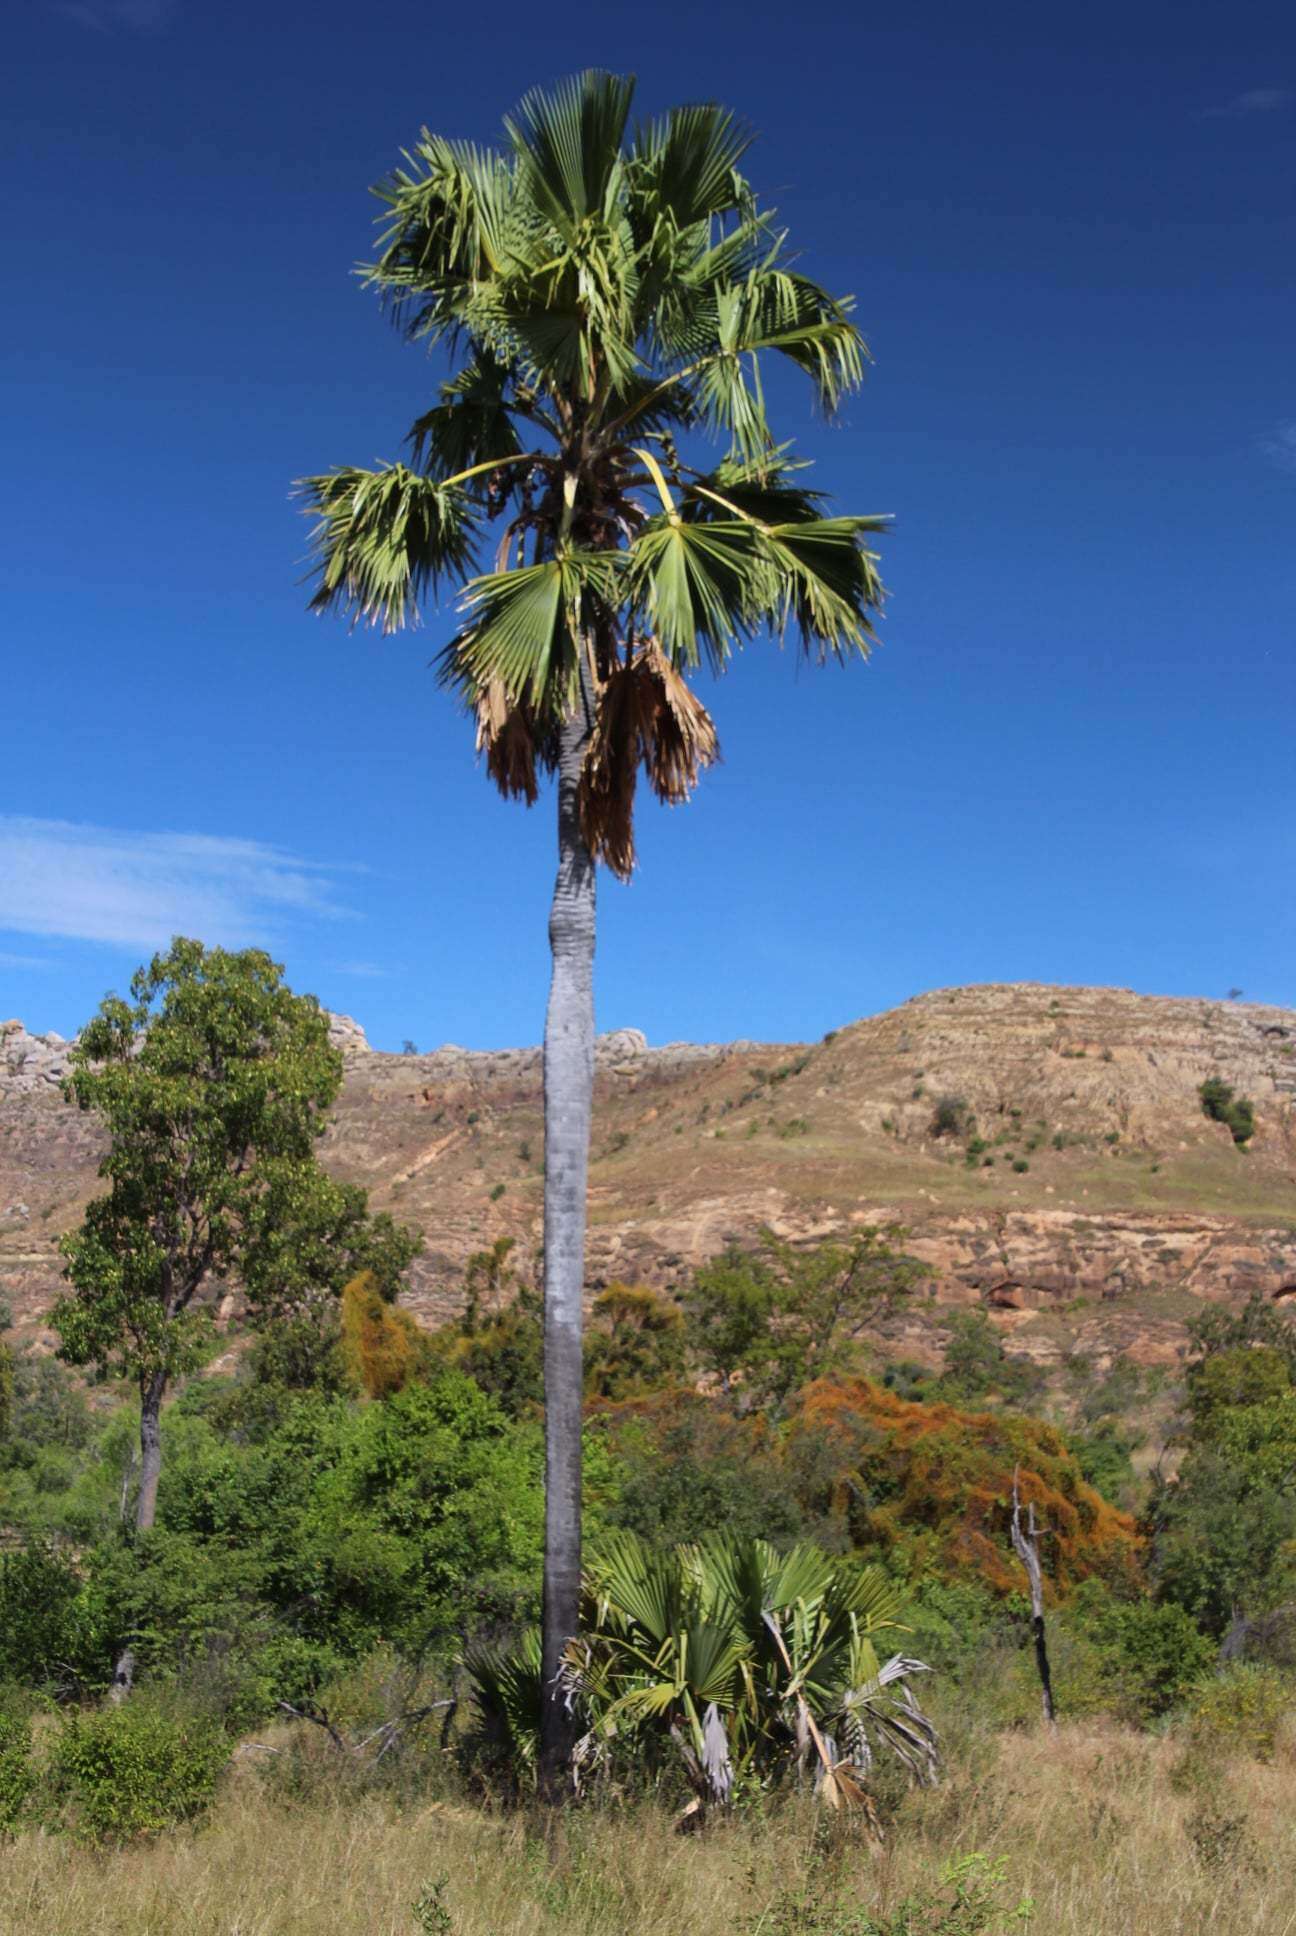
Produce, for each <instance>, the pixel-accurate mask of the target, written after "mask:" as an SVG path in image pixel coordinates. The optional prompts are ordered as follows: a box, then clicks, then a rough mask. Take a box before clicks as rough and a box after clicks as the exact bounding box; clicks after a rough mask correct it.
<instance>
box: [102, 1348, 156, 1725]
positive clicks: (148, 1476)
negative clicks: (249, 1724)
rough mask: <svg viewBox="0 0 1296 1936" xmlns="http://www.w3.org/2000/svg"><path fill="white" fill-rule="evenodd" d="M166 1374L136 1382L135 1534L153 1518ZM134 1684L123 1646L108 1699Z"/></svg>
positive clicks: (120, 1697)
mask: <svg viewBox="0 0 1296 1936" xmlns="http://www.w3.org/2000/svg"><path fill="white" fill-rule="evenodd" d="M166 1386H167V1381H166V1373H165V1372H161V1371H156V1372H154V1373H153V1374H152V1376H151V1377H149V1378H144V1379H141V1381H140V1483H139V1492H138V1493H137V1494H136V1496H135V1531H136V1532H137V1533H146V1532H148V1530H149V1528H150V1527H151V1526H152V1524H153V1521H154V1519H155V1518H156V1517H157V1493H158V1479H159V1477H160V1475H161V1472H162V1400H163V1398H164V1396H165V1395H166ZM134 1681H135V1651H134V1649H133V1648H132V1647H130V1646H127V1647H124V1648H123V1649H122V1651H121V1653H120V1654H119V1655H118V1657H117V1664H116V1666H115V1667H114V1669H113V1677H112V1686H111V1687H110V1688H109V1690H108V1698H109V1699H110V1700H113V1701H124V1700H125V1699H126V1696H127V1695H128V1694H129V1693H130V1691H131V1687H132V1686H133V1684H134Z"/></svg>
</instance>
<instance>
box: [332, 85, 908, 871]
mask: <svg viewBox="0 0 1296 1936" xmlns="http://www.w3.org/2000/svg"><path fill="white" fill-rule="evenodd" d="M632 94H633V83H632V82H631V81H629V80H627V79H625V78H623V77H620V76H616V75H610V74H599V73H588V74H584V75H582V76H579V77H578V78H576V79H575V80H572V81H569V82H567V83H565V84H564V85H563V86H561V87H559V88H558V89H556V90H554V91H553V92H551V93H541V92H537V93H534V94H531V95H529V96H528V97H527V99H526V100H525V101H524V102H523V103H522V105H521V107H520V108H519V109H518V111H517V113H516V114H515V115H513V116H512V117H510V118H509V119H508V120H507V121H506V123H505V133H506V142H505V145H504V147H503V148H502V149H500V150H494V149H482V148H479V147H476V146H475V145H473V144H472V143H468V142H457V141H450V140H446V139H445V138H443V137H442V136H439V135H433V134H430V133H428V132H427V131H426V130H425V131H424V134H423V137H422V139H421V140H420V142H419V143H418V144H417V148H416V151H415V153H414V154H413V155H412V156H407V157H406V164H407V165H406V166H404V167H402V168H401V169H399V170H398V171H397V172H396V173H395V174H394V175H393V176H392V177H391V179H390V180H389V181H388V182H386V183H385V184H384V185H383V186H382V187H381V188H380V189H379V190H378V191H377V193H378V194H379V195H380V197H381V198H382V200H383V201H384V203H385V204H386V205H387V208H388V210H389V214H390V225H389V227H388V228H387V230H386V232H385V234H384V237H383V245H382V248H381V251H380V253H379V256H378V259H377V261H376V262H374V263H372V264H371V265H369V267H368V271H367V276H368V280H369V282H370V283H371V284H372V285H373V286H374V287H376V288H377V289H378V291H379V292H380V294H381V295H382V297H383V298H384V299H385V301H386V302H387V304H388V305H389V307H390V309H391V310H392V312H393V315H394V318H395V320H396V321H397V323H398V325H399V326H400V327H401V329H402V330H403V332H404V334H405V335H406V336H407V337H409V338H410V339H411V340H413V341H418V342H422V343H424V344H425V345H427V346H428V347H429V348H431V347H440V348H441V349H442V350H443V351H444V352H446V353H447V355H448V357H449V359H450V365H451V371H452V374H451V375H450V376H449V377H448V379H447V380H446V381H445V382H444V383H443V384H442V386H441V390H440V397H439V401H438V402H437V403H435V404H434V405H433V407H432V408H431V409H430V410H428V411H427V412H426V413H425V414H424V415H423V416H421V417H420V418H419V419H418V421H417V422H416V423H415V424H414V426H413V428H412V430H411V432H410V439H409V441H410V448H411V455H412V463H411V464H405V463H392V464H384V465H382V466H380V467H379V468H377V469H374V470H358V469H355V468H352V467H343V468H339V469H337V470H334V471H332V472H329V473H328V474H326V475H322V476H316V477H311V478H307V479H306V480H304V484H303V492H304V496H305V498H306V501H307V507H308V509H309V510H310V511H311V512H312V513H313V514H314V515H315V516H316V517H317V520H318V521H317V524H316V533H315V542H316V549H317V559H318V566H319V580H318V588H317V590H316V593H315V598H314V601H313V602H314V603H315V605H316V606H317V607H320V608H323V607H328V606H334V605H336V606H340V607H341V608H342V609H344V610H347V611H349V612H350V613H351V614H352V616H353V617H356V618H359V619H362V620H364V621H366V622H368V623H371V624H377V625H381V626H382V627H383V628H384V629H385V630H388V631H392V630H396V629H398V628H400V627H402V626H404V625H406V624H408V623H411V622H413V621H414V620H415V619H416V618H417V615H418V601H419V598H420V596H421V595H422V594H423V593H424V592H426V591H427V590H429V589H432V590H435V589H436V588H437V587H438V586H439V585H440V584H442V583H443V582H445V581H447V580H452V581H454V583H455V584H456V585H457V586H458V587H459V589H460V591H461V623H460V628H459V630H458V632H457V633H456V635H455V637H454V638H453V639H452V640H451V642H450V643H449V645H448V646H447V647H446V648H445V651H444V653H443V655H442V658H441V662H440V663H441V670H442V673H443V675H444V677H445V679H446V680H447V682H448V683H449V684H450V685H452V686H453V687H454V688H456V689H457V690H458V691H459V692H460V693H461V694H462V696H463V697H464V699H465V700H466V702H467V703H468V705H469V707H470V708H471V709H473V710H474V711H475V713H476V717H477V724H478V746H479V749H480V750H482V751H484V752H485V754H486V757H487V762H488V768H489V772H490V774H491V776H492V778H493V779H494V780H495V781H496V783H497V784H498V786H499V787H500V788H501V790H502V791H503V792H504V793H506V794H510V795H515V796H519V797H522V798H525V799H526V800H528V801H531V800H533V799H534V798H535V796H536V789H537V774H538V773H542V772H546V771H552V770H554V769H555V767H556V764H557V759H558V748H559V733H560V729H561V728H562V726H563V725H564V723H566V722H567V721H569V720H572V719H573V718H576V717H579V718H580V719H581V721H582V725H583V728H584V747H585V751H584V765H583V770H582V774H581V782H580V814H581V828H582V833H583V836H584V839H585V842H586V844H587V846H588V848H589V850H590V852H591V854H593V856H594V857H595V858H596V859H601V860H603V861H605V862H607V864H608V865H609V866H611V867H612V869H613V870H614V871H615V872H616V873H618V874H621V875H625V874H627V873H628V872H629V871H630V869H631V867H632V866H633V861H634V845H633V834H632V825H631V815H632V806H633V794H634V785H635V777H636V774H637V772H638V771H639V770H642V771H643V772H644V773H645V774H646V776H647V779H648V781H649V783H650V785H651V786H652V788H653V790H654V792H655V793H656V794H657V796H658V797H659V798H660V799H662V800H664V801H668V802H676V801H679V800H682V799H683V798H685V797H686V795H687V794H688V792H689V791H690V789H691V787H692V786H693V784H694V783H695V781H696V779H697V777H698V774H699V772H700V771H701V769H702V768H703V767H704V766H706V765H708V764H710V763H711V762H712V761H713V760H714V759H715V758H716V755H717V746H716V735H715V729H714V726H713V725H712V722H711V720H710V718H709V716H708V714H707V712H706V711H705V709H704V707H703V706H702V704H701V702H700V701H699V700H698V699H697V697H696V696H695V695H694V694H693V693H692V692H691V691H690V689H689V687H688V685H687V684H686V675H687V674H688V673H689V672H690V670H692V669H694V668H696V667H698V666H699V665H701V664H702V663H703V662H706V663H709V664H710V665H711V666H712V667H713V668H719V667H721V666H723V665H724V663H725V662H726V660H727V659H728V658H729V656H730V654H731V652H732V650H733V649H734V647H735V645H737V644H741V643H742V642H743V641H744V640H747V639H750V638H752V637H754V636H756V635H757V634H759V633H761V632H763V631H765V630H766V629H772V630H773V631H775V632H776V633H779V634H782V633H783V632H785V631H788V630H791V631H794V632H795V633H796V634H797V635H798V636H799V639H800V641H801V643H802V645H803V646H804V648H805V649H806V650H807V651H808V652H810V653H811V654H812V655H813V656H815V657H824V656H838V657H840V656H843V655H845V654H847V653H850V652H865V651H867V648H868V644H869V640H870V638H871V636H872V633H871V628H870V613H871V612H872V611H873V610H874V609H875V608H876V607H877V606H878V605H879V603H880V601H881V597H882V588H881V584H880V582H879V579H878V576H877V572H876V559H875V557H874V555H873V553H872V552H871V551H869V550H868V549H867V547H866V545H865V542H864V540H865V538H866V536H867V535H868V534H870V533H874V532H877V531H880V530H881V529H882V528H883V526H884V523H885V520H883V519H879V518H877V517H864V516H827V515H825V513H824V508H823V504H822V501H821V499H820V497H819V496H818V494H817V493H815V492H813V491H810V490H807V489H806V488H804V486H803V484H802V483H801V481H800V479H799V476H798V472H799V470H800V468H801V467H800V466H799V465H798V464H796V463H794V462H793V461H792V460H791V458H790V457H789V454H788V448H787V446H785V445H780V444H778V443H776V441H775V439H774V436H773V434H772V432H771V430H770V427H769V424H768V422H767V419H766V412H765V398H764V391H763V389H762V379H761V361H762V358H763V357H774V358H779V359H783V360H786V361H788V362H790V363H791V364H793V365H794V366H796V367H797V368H798V369H800V370H801V371H802V372H803V373H804V374H805V375H806V376H807V377H808V378H809V379H810V381H811V383H812V384H813V386H814V390H815V392H816V395H817V398H818V400H819V402H820V403H821V404H822V406H823V407H824V408H825V409H826V410H828V411H830V412H831V411H832V410H833V409H835V407H836V405H837V404H838V402H839V401H840V399H841V397H842V396H843V394H844V393H845V392H846V391H848V390H850V389H851V388H852V387H853V386H854V385H855V384H857V383H858V381H859V378H860V376H861V373H862V370H863V366H864V361H865V355H866V352H865V348H864V344H863V341H862V339H861V337H860V335H859V332H858V331H857V329H856V328H855V326H854V324H853V322H852V321H851V318H850V303H849V300H846V299H839V298H836V297H833V296H831V295H829V294H828V293H827V292H826V291H825V290H823V289H821V288H820V287H819V286H818V285H817V284H816V283H814V282H812V281H811V280H810V279H809V278H808V277H807V276H805V275H804V274H802V273H801V272H800V271H799V270H798V269H796V268H795V267H793V266H792V265H791V263H790V260H789V258H788V251H787V244H786V238H785V234H784V232H783V231H782V230H781V229H780V228H779V227H778V226H777V225H776V223H775V221H774V218H773V215H772V212H771V211H769V210H767V209H763V208H761V207H760V206H759V205H758V202H757V199H756V196H755V194H754V192H753V190H752V189H751V187H750V185H749V184H748V183H747V181H746V180H745V179H744V177H743V176H742V174H741V173H740V172H739V162H740V161H741V159H742V156H743V153H744V151H745V149H746V147H747V146H748V137H747V136H746V135H745V134H744V132H743V131H742V129H741V128H740V127H739V126H738V125H737V124H736V123H735V121H734V119H733V117H732V116H731V115H730V114H728V113H727V112H726V111H725V110H723V109H722V108H719V107H716V106H712V105H704V106H693V107H682V108H676V109H673V110H671V112H669V113H668V114H666V115H664V116H663V117H661V118H660V119H659V120H656V121H653V122H651V123H649V124H647V125H646V126H643V127H641V128H639V129H638V130H637V131H634V132H633V133H632V132H631V131H630V128H629V117H630V107H631V99H632ZM698 436H700V437H702V438H710V439H712V440H714V439H720V440H722V442H723V444H724V446H725V454H724V455H723V456H722V457H721V459H720V461H719V462H718V463H716V462H715V461H714V458H713V457H712V458H710V459H709V460H708V462H707V464H706V465H705V466H703V467H699V466H698V465H697V464H695V463H692V462H690V461H688V459H689V455H690V453H691V445H692V442H693V441H695V439H696V437H698ZM491 525H494V527H495V532H496V534H497V535H496V539H495V549H494V559H493V565H494V569H493V570H489V571H486V572H484V573H481V572H479V564H480V562H481V550H482V545H483V542H484V540H485V537H486V532H487V528H488V527H489V526H491ZM474 572H477V573H478V575H476V576H473V575H472V574H473V573H474ZM465 581H466V582H465Z"/></svg>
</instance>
